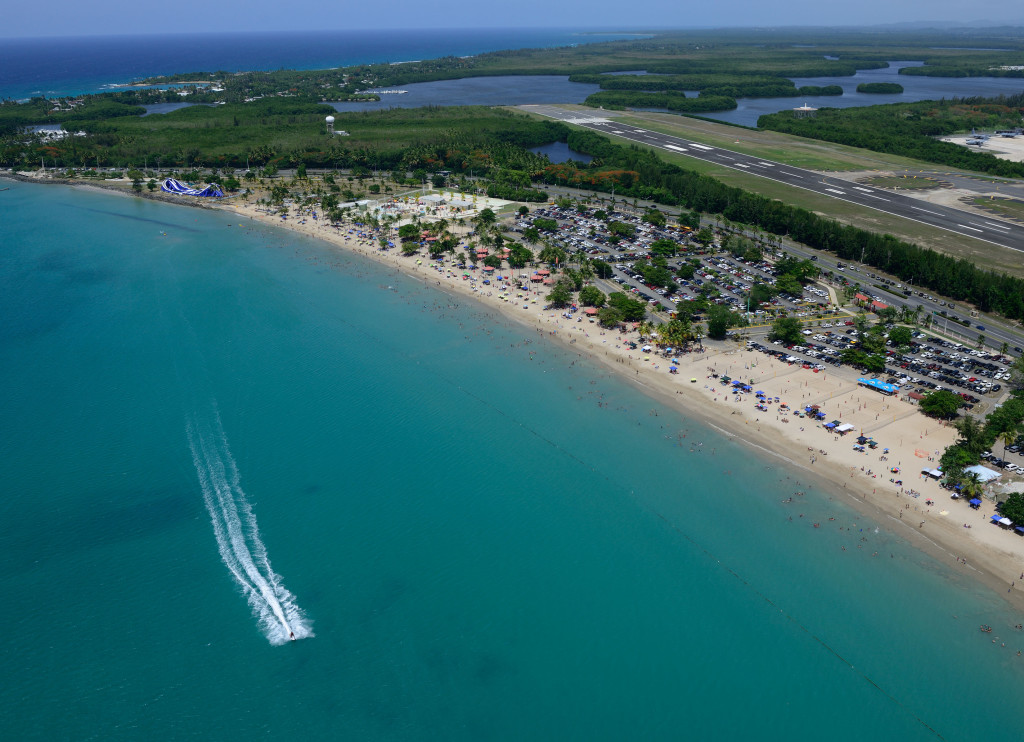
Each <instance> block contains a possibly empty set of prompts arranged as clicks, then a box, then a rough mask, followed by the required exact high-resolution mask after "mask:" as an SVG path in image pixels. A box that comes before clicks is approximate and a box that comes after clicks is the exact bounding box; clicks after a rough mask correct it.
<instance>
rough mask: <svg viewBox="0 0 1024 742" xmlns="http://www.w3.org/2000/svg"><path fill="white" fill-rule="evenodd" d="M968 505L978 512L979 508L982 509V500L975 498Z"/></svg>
mask: <svg viewBox="0 0 1024 742" xmlns="http://www.w3.org/2000/svg"><path fill="white" fill-rule="evenodd" d="M967 504H968V505H970V506H971V507H972V508H974V509H975V510H977V509H978V508H980V507H981V500H979V499H978V498H977V497H975V498H974V499H973V500H971V501H970V502H968V503H967Z"/></svg>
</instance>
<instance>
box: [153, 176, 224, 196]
mask: <svg viewBox="0 0 1024 742" xmlns="http://www.w3.org/2000/svg"><path fill="white" fill-rule="evenodd" d="M160 190H161V191H166V192H167V193H176V194H178V195H179V196H202V197H203V198H224V191H222V190H221V189H220V186H217V185H214V184H211V185H208V186H206V188H203V189H199V188H189V187H188V186H186V185H184V184H183V183H179V182H178V181H176V180H175V179H174V178H168V179H167V180H165V181H164V182H163V184H162V185H161V186H160Z"/></svg>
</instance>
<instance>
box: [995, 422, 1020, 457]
mask: <svg viewBox="0 0 1024 742" xmlns="http://www.w3.org/2000/svg"><path fill="white" fill-rule="evenodd" d="M1019 433H1020V430H1019V429H1018V428H1017V426H1016V425H1014V426H1012V427H1011V428H1009V429H1008V430H1004V431H1003V432H1002V433H1001V434H1000V435H999V440H1001V441H1002V442H1003V458H1004V459H1005V458H1006V447H1007V446H1009V445H1012V444H1013V442H1014V441H1015V440H1017V435H1018V434H1019Z"/></svg>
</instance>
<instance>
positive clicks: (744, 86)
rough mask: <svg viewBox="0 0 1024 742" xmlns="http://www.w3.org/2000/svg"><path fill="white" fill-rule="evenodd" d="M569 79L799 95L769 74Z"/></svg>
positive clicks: (613, 86) (630, 86)
mask: <svg viewBox="0 0 1024 742" xmlns="http://www.w3.org/2000/svg"><path fill="white" fill-rule="evenodd" d="M569 80H570V82H586V83H591V84H595V85H600V86H601V89H602V90H647V91H658V92H666V91H685V90H697V91H700V92H701V94H702V95H704V94H707V95H727V96H731V97H733V98H740V97H758V98H771V97H789V96H793V95H796V94H797V89H796V87H795V86H794V85H793V81H792V80H788V79H786V78H784V77H775V76H766V75H726V74H720V73H710V74H703V75H700V74H698V75H580V74H576V75H570V76H569Z"/></svg>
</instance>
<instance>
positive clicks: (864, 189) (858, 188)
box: [853, 186, 871, 193]
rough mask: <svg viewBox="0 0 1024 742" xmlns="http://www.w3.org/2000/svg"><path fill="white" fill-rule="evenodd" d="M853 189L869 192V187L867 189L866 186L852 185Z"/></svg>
mask: <svg viewBox="0 0 1024 742" xmlns="http://www.w3.org/2000/svg"><path fill="white" fill-rule="evenodd" d="M853 190H855V191H864V193H871V190H870V189H868V188H861V187H860V186H854V187H853Z"/></svg>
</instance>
